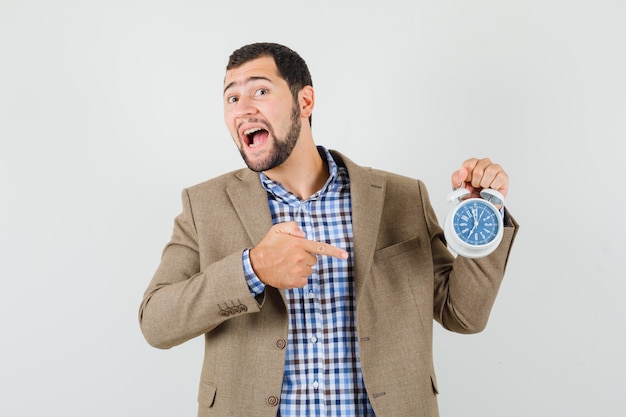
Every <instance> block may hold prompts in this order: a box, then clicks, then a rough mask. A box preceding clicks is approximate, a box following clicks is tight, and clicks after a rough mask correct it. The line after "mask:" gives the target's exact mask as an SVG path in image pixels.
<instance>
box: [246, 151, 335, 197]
mask: <svg viewBox="0 0 626 417" xmlns="http://www.w3.org/2000/svg"><path fill="white" fill-rule="evenodd" d="M317 151H318V152H319V153H320V156H321V157H322V158H325V159H326V162H327V163H328V172H329V173H330V175H329V176H328V179H327V180H326V183H325V184H324V186H323V187H322V188H320V189H319V190H318V191H317V192H316V193H315V194H313V195H312V196H311V197H310V198H309V200H317V199H318V198H319V197H320V196H321V195H323V194H325V193H326V192H327V191H328V190H329V189H331V188H332V187H333V186H335V184H336V180H337V173H338V169H337V163H336V162H335V160H334V159H333V156H332V155H331V153H330V151H329V150H328V149H326V148H325V147H324V146H318V147H317ZM259 176H260V178H261V184H262V185H263V188H265V190H266V191H267V192H268V193H270V194H272V195H273V196H274V197H276V198H278V199H280V200H283V201H285V202H286V203H290V202H294V203H295V202H298V203H299V202H300V201H301V199H300V197H298V196H296V195H294V194H292V193H290V192H289V191H287V189H285V187H283V185H282V184H281V183H280V182H279V181H275V180H273V179H271V178H269V177H268V176H267V175H265V173H264V172H261V173H260V174H259Z"/></svg>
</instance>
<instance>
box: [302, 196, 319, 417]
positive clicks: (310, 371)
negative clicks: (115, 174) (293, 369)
mask: <svg viewBox="0 0 626 417" xmlns="http://www.w3.org/2000/svg"><path fill="white" fill-rule="evenodd" d="M315 197H316V196H313V197H312V198H311V199H309V200H306V201H301V202H300V204H299V207H298V211H297V213H296V218H297V220H296V221H297V222H298V225H299V226H300V228H301V229H302V230H303V231H304V232H305V233H306V239H309V240H314V241H318V240H320V235H321V234H323V233H320V230H319V227H321V226H322V225H320V224H315V220H314V216H313V213H312V208H313V206H314V205H315V203H316V201H317V200H316V199H315ZM320 262H322V261H321V260H319V259H318V262H317V263H316V264H315V265H314V266H313V272H312V273H311V275H310V276H309V279H308V281H307V285H306V286H304V287H303V288H302V299H303V304H304V308H305V311H307V312H308V313H309V314H307V315H306V318H305V327H306V328H305V337H304V338H302V339H301V340H302V341H303V344H304V346H303V349H304V350H305V352H306V357H308V358H309V360H310V362H309V366H307V369H306V370H303V375H306V381H303V382H304V383H305V384H306V386H307V391H308V394H309V398H310V399H311V398H312V399H313V401H312V402H313V404H314V405H315V407H314V410H315V411H314V412H315V415H316V416H325V415H326V398H325V395H324V393H325V391H324V390H325V380H324V375H325V357H324V355H325V351H324V347H323V340H322V325H323V316H322V305H321V294H320V275H319V265H320ZM310 411H312V410H309V412H310Z"/></svg>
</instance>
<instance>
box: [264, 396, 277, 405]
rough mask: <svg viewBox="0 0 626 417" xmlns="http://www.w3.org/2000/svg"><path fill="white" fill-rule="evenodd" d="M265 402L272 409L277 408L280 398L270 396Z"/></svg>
mask: <svg viewBox="0 0 626 417" xmlns="http://www.w3.org/2000/svg"><path fill="white" fill-rule="evenodd" d="M265 401H266V403H267V405H269V406H270V407H276V406H277V405H278V397H275V396H274V395H270V396H269V397H267V400H265Z"/></svg>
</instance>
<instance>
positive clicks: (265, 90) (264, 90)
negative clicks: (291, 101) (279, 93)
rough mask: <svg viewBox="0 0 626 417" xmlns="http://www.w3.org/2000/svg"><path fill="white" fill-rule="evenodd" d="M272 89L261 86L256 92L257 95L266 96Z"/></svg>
mask: <svg viewBox="0 0 626 417" xmlns="http://www.w3.org/2000/svg"><path fill="white" fill-rule="evenodd" d="M269 92H270V91H269V90H268V89H267V88H259V89H258V90H256V91H255V92H254V95H255V96H264V95H265V94H267V93H269Z"/></svg>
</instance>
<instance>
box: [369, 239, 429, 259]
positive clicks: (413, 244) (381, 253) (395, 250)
mask: <svg viewBox="0 0 626 417" xmlns="http://www.w3.org/2000/svg"><path fill="white" fill-rule="evenodd" d="M419 247H420V238H419V236H416V237H414V238H412V239H409V240H405V241H404V242H400V243H395V244H393V245H391V246H387V247H384V248H382V249H378V250H377V251H376V252H375V253H374V261H382V260H384V259H388V258H391V257H394V256H397V255H400V254H403V253H404V252H408V251H411V250H417V249H418V248H419Z"/></svg>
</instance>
